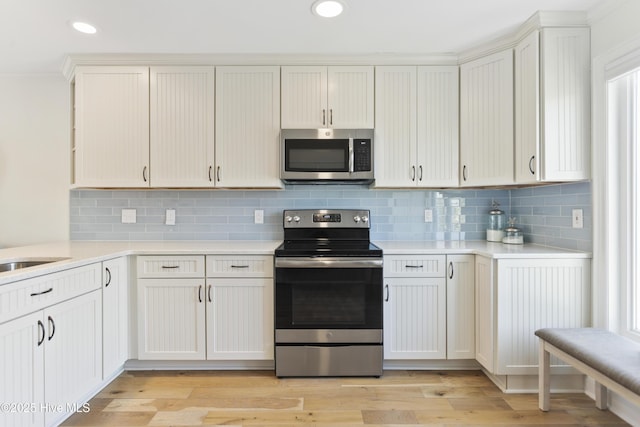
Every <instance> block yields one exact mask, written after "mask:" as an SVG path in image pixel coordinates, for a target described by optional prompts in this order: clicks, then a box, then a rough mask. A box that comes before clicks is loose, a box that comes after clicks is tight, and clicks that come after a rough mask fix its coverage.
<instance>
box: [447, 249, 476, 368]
mask: <svg viewBox="0 0 640 427" xmlns="http://www.w3.org/2000/svg"><path fill="white" fill-rule="evenodd" d="M474 286H475V256H474V255H447V359H475V357H476V333H475V324H476V318H475V292H474Z"/></svg>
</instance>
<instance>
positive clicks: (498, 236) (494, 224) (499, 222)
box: [487, 201, 506, 242]
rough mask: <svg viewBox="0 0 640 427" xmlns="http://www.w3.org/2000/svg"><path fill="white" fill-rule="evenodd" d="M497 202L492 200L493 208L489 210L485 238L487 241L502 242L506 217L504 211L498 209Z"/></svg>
mask: <svg viewBox="0 0 640 427" xmlns="http://www.w3.org/2000/svg"><path fill="white" fill-rule="evenodd" d="M498 206H499V204H498V203H497V202H495V201H494V202H493V208H492V209H491V210H490V211H489V227H488V228H487V240H488V241H489V242H502V238H503V237H504V228H505V226H506V217H505V215H504V212H503V211H501V210H500V209H498Z"/></svg>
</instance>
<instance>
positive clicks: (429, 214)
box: [424, 209, 433, 222]
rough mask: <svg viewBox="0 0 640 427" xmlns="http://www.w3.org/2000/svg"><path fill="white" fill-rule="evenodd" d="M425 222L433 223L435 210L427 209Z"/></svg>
mask: <svg viewBox="0 0 640 427" xmlns="http://www.w3.org/2000/svg"><path fill="white" fill-rule="evenodd" d="M424 222H433V210H432V209H425V210H424Z"/></svg>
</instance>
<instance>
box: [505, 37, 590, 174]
mask: <svg viewBox="0 0 640 427" xmlns="http://www.w3.org/2000/svg"><path fill="white" fill-rule="evenodd" d="M589 69H590V56H589V29H588V28H543V29H542V30H540V31H534V32H532V33H531V34H529V35H528V36H527V37H526V38H525V39H523V40H522V41H521V42H520V43H519V44H518V45H517V46H516V48H515V131H516V134H515V135H516V139H515V143H516V146H515V150H516V151H515V153H516V180H517V182H518V183H519V184H527V183H536V182H554V181H559V182H561V181H577V180H584V179H589V177H590V160H591V158H590V147H591V144H590V129H589V123H590V96H589V94H590V88H589V81H590V71H589Z"/></svg>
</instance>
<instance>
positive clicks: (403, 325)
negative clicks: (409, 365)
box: [384, 277, 447, 360]
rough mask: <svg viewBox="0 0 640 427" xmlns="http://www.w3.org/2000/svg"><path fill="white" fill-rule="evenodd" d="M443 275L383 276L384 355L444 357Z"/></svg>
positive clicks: (417, 357)
mask: <svg viewBox="0 0 640 427" xmlns="http://www.w3.org/2000/svg"><path fill="white" fill-rule="evenodd" d="M446 298H447V297H446V283H445V279H444V278H395V277H394V278H385V299H384V358H385V359H396V360H399V359H445V358H446V357H447V344H446V342H447V333H446V330H447V325H446V321H447V316H446V306H447V304H446Z"/></svg>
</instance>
